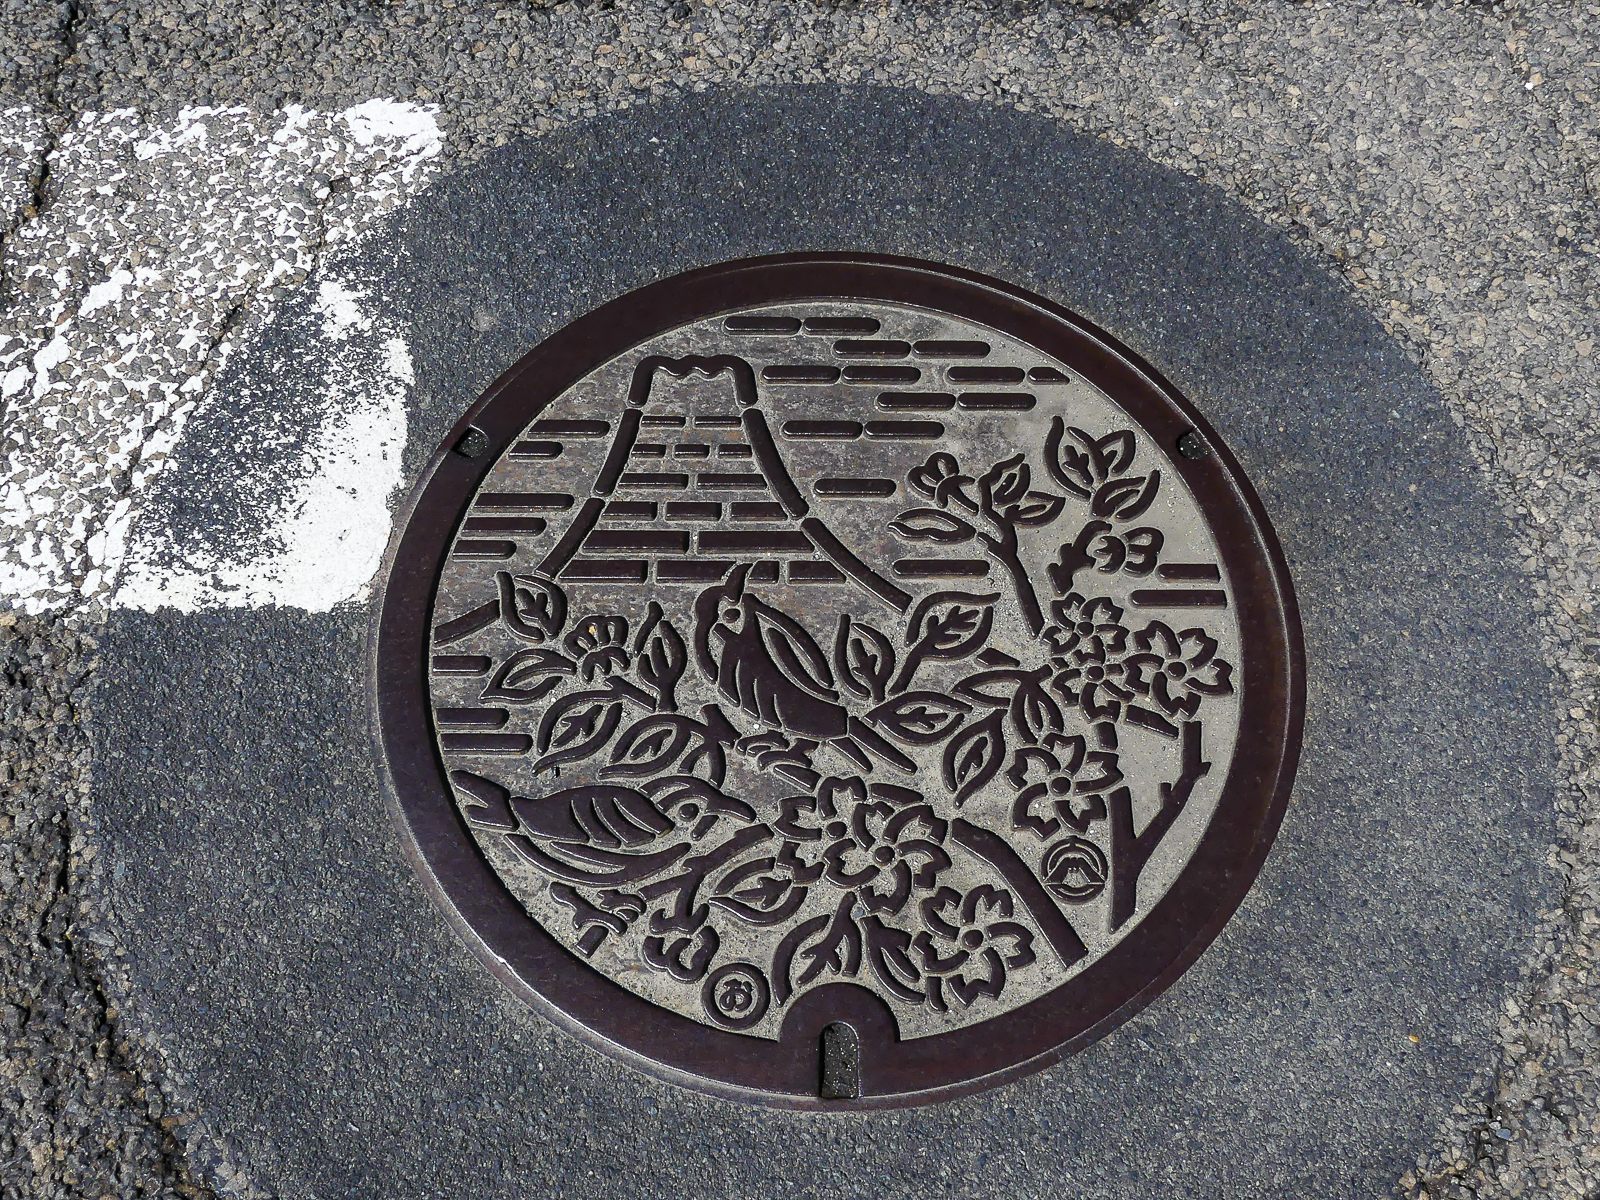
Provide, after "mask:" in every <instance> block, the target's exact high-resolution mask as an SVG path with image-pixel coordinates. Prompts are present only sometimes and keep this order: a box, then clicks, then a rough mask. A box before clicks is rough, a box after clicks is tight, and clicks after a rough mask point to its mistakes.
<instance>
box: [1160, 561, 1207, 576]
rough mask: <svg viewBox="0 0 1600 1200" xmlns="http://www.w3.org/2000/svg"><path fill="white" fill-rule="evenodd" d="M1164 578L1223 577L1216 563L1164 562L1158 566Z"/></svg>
mask: <svg viewBox="0 0 1600 1200" xmlns="http://www.w3.org/2000/svg"><path fill="white" fill-rule="evenodd" d="M1156 574H1157V575H1159V576H1160V577H1161V578H1162V579H1221V578H1222V571H1221V570H1220V569H1218V567H1217V565H1216V563H1162V564H1161V565H1160V566H1159V567H1157V568H1156Z"/></svg>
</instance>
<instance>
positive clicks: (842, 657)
mask: <svg viewBox="0 0 1600 1200" xmlns="http://www.w3.org/2000/svg"><path fill="white" fill-rule="evenodd" d="M833 668H834V671H835V672H836V673H837V674H838V677H839V685H840V686H841V687H843V688H844V689H845V691H847V692H850V693H852V694H854V695H856V696H859V697H860V698H861V699H863V700H872V701H875V702H881V701H882V700H883V696H884V689H885V688H886V687H887V686H888V684H889V676H890V675H892V674H893V673H894V646H893V644H892V643H890V641H889V639H888V638H887V637H885V636H884V635H883V634H882V633H879V632H878V631H877V630H876V629H874V628H873V627H872V626H871V625H868V624H866V623H865V622H863V621H852V620H851V619H850V615H849V614H848V613H843V614H841V615H840V617H839V632H838V635H837V636H836V637H835V638H834V640H833Z"/></svg>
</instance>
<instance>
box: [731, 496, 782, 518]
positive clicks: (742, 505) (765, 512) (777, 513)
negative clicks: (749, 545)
mask: <svg viewBox="0 0 1600 1200" xmlns="http://www.w3.org/2000/svg"><path fill="white" fill-rule="evenodd" d="M728 515H729V516H730V517H732V518H733V519H734V520H735V521H783V520H786V519H788V516H789V514H788V513H787V512H786V511H784V507H783V505H781V504H773V503H771V502H769V501H765V500H738V501H735V502H734V503H733V504H731V505H729V506H728Z"/></svg>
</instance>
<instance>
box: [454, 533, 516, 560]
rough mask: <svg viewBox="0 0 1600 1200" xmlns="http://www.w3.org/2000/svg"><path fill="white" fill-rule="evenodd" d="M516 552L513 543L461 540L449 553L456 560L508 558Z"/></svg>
mask: <svg viewBox="0 0 1600 1200" xmlns="http://www.w3.org/2000/svg"><path fill="white" fill-rule="evenodd" d="M516 552H517V544H516V543H515V542H499V541H496V542H485V541H472V540H469V539H467V538H462V539H461V540H460V541H458V542H457V543H456V548H455V549H454V550H453V551H452V552H451V553H453V554H454V555H455V556H456V557H457V558H510V557H511V556H512V555H513V554H515V553H516Z"/></svg>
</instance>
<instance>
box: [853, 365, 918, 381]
mask: <svg viewBox="0 0 1600 1200" xmlns="http://www.w3.org/2000/svg"><path fill="white" fill-rule="evenodd" d="M921 378H922V369H921V368H920V367H846V368H845V369H844V381H845V382H846V383H915V382H917V380H919V379H921Z"/></svg>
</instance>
